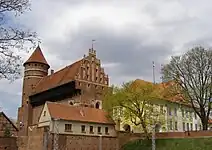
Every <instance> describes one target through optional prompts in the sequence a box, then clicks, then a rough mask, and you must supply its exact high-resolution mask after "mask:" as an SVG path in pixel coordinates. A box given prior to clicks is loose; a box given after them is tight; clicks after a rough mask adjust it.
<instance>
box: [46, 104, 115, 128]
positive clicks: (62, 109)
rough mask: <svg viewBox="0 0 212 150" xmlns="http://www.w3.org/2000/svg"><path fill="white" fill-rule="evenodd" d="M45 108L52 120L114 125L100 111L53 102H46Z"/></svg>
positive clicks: (102, 111)
mask: <svg viewBox="0 0 212 150" xmlns="http://www.w3.org/2000/svg"><path fill="white" fill-rule="evenodd" d="M47 107H48V110H49V113H50V116H51V117H52V118H54V119H62V120H69V121H80V122H91V123H101V124H112V125H114V124H115V122H114V121H113V120H112V119H111V118H110V117H109V115H108V113H107V112H106V111H104V110H102V109H96V108H90V107H80V106H70V105H65V104H61V103H55V102H47Z"/></svg>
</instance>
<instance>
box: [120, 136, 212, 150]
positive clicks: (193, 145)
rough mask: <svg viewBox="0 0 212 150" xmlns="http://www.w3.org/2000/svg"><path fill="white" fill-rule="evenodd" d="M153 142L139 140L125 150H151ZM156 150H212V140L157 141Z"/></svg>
mask: <svg viewBox="0 0 212 150" xmlns="http://www.w3.org/2000/svg"><path fill="white" fill-rule="evenodd" d="M151 144H152V142H151V140H149V141H144V140H138V141H133V142H129V143H127V144H126V145H124V147H123V149H124V150H151V149H152V148H151ZM156 150H212V138H195V139H191V138H186V139H157V140H156Z"/></svg>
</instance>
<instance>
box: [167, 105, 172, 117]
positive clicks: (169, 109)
mask: <svg viewBox="0 0 212 150" xmlns="http://www.w3.org/2000/svg"><path fill="white" fill-rule="evenodd" d="M168 113H169V115H170V116H171V115H172V110H171V108H169V107H168Z"/></svg>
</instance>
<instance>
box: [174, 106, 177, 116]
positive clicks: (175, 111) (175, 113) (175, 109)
mask: <svg viewBox="0 0 212 150" xmlns="http://www.w3.org/2000/svg"><path fill="white" fill-rule="evenodd" d="M174 115H175V116H177V108H174Z"/></svg>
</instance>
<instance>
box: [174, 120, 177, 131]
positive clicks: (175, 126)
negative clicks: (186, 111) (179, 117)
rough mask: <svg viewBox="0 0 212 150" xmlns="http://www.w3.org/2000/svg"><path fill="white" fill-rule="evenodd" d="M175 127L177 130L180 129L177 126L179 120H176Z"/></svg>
mask: <svg viewBox="0 0 212 150" xmlns="http://www.w3.org/2000/svg"><path fill="white" fill-rule="evenodd" d="M174 128H175V130H178V128H177V121H176V122H175V125H174Z"/></svg>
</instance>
